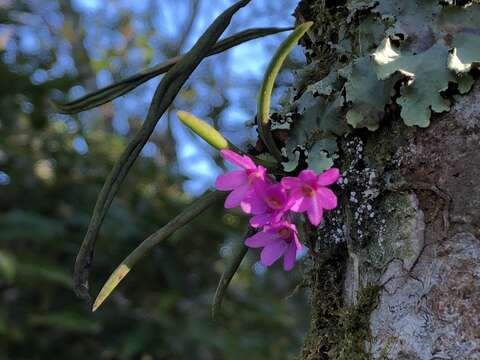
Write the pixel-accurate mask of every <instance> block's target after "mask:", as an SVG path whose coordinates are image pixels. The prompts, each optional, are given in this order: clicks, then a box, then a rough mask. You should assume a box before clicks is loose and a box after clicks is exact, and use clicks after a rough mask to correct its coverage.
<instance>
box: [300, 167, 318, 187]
mask: <svg viewBox="0 0 480 360" xmlns="http://www.w3.org/2000/svg"><path fill="white" fill-rule="evenodd" d="M298 178H299V179H300V180H301V181H302V182H304V183H308V184H312V183H315V181H317V174H316V173H315V171H312V170H302V172H300V175H298Z"/></svg>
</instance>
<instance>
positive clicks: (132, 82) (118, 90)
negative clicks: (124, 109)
mask: <svg viewBox="0 0 480 360" xmlns="http://www.w3.org/2000/svg"><path fill="white" fill-rule="evenodd" d="M289 30H292V28H273V27H272V28H254V29H248V30H245V31H241V32H239V33H237V34H235V35H233V36H230V37H228V38H225V39H223V40H220V41H219V42H218V43H216V44H215V46H214V47H213V48H212V50H211V51H210V52H209V53H208V55H207V56H212V55H215V54H219V53H221V52H224V51H226V50H228V49H231V48H233V47H235V46H237V45H240V44H242V43H244V42H247V41H250V40H254V39H258V38H261V37H264V36H268V35H273V34H277V33H280V32H283V31H289ZM182 58H183V56H177V57H174V58H172V59H169V60H167V61H165V62H163V63H161V64H158V65H156V66H154V67H152V68H150V69H146V70H144V71H142V72H140V73H138V74H135V75H132V76H130V77H128V78H126V79H124V80H121V81H119V82H117V83H114V84H112V85H109V86H106V87H104V88H102V89H99V90H97V91H94V92H92V93H90V94H87V95H85V96H82V97H81V98H79V99H77V100H74V101H72V102H68V103H58V102H55V101H52V104H53V106H54V107H55V108H56V109H57V111H59V112H61V113H63V114H76V113H79V112H82V111H86V110H90V109H93V108H95V107H97V106H100V105H103V104H105V103H107V102H110V101H112V100H114V99H116V98H118V97H120V96H122V95H125V94H126V93H128V92H130V91H132V90H133V89H135V88H137V87H138V86H140V85H142V84H143V83H145V82H147V81H148V80H150V79H153V78H154V77H156V76H158V75H161V74H164V73H166V72H167V71H168V70H170V69H171V68H172V67H173V66H174V65H175V64H176V63H177V62H178V61H180V60H181V59H182Z"/></svg>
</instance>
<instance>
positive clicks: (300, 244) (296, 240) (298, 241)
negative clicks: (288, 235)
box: [293, 232, 303, 251]
mask: <svg viewBox="0 0 480 360" xmlns="http://www.w3.org/2000/svg"><path fill="white" fill-rule="evenodd" d="M293 243H294V244H295V247H296V249H297V251H300V250H302V247H303V246H302V243H301V242H300V240H299V239H298V236H297V233H296V232H295V233H294V234H293Z"/></svg>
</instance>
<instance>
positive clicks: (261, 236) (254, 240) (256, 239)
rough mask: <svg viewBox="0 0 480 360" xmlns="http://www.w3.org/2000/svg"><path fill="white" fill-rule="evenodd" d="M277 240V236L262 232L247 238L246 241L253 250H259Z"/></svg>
mask: <svg viewBox="0 0 480 360" xmlns="http://www.w3.org/2000/svg"><path fill="white" fill-rule="evenodd" d="M276 239H277V238H276V236H275V234H271V233H268V232H265V231H262V232H259V233H256V234H255V235H253V236H250V237H249V238H247V239H246V240H245V245H247V246H248V247H251V248H259V247H264V246H267V245H268V244H269V243H270V242H272V241H275V240H276Z"/></svg>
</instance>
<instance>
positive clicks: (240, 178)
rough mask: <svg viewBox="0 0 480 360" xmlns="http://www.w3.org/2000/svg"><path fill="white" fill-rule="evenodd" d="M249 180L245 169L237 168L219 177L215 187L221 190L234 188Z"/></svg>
mask: <svg viewBox="0 0 480 360" xmlns="http://www.w3.org/2000/svg"><path fill="white" fill-rule="evenodd" d="M246 182H247V175H246V174H245V171H244V170H235V171H232V172H229V173H226V174H224V175H220V176H219V177H217V180H216V181H215V188H216V189H217V190H220V191H229V190H233V189H235V188H237V187H239V186H241V185H243V184H245V183H246Z"/></svg>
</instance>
